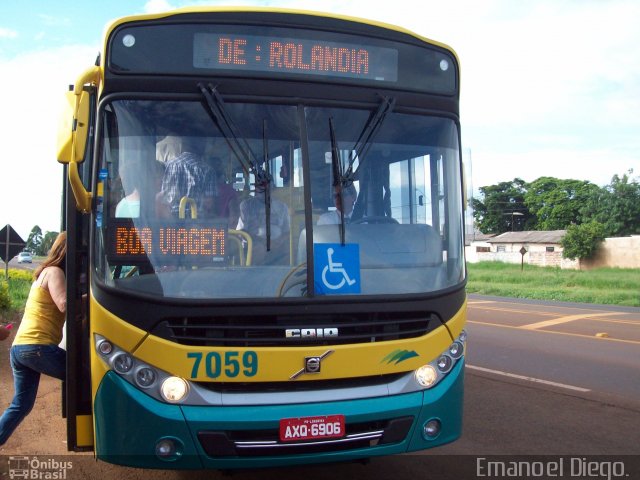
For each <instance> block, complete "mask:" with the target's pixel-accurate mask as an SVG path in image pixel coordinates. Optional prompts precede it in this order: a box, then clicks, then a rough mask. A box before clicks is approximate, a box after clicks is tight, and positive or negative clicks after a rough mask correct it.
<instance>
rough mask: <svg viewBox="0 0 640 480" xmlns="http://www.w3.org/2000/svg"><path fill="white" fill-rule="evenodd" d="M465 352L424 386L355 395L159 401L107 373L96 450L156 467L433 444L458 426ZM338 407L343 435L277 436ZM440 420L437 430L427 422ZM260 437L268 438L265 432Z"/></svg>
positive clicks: (269, 461) (324, 458)
mask: <svg viewBox="0 0 640 480" xmlns="http://www.w3.org/2000/svg"><path fill="white" fill-rule="evenodd" d="M463 376H464V359H462V360H461V361H459V362H458V363H457V364H456V365H455V366H454V368H453V369H452V371H451V372H449V374H448V375H447V376H446V377H445V378H444V379H443V380H442V381H441V382H440V383H439V384H438V385H436V386H435V387H433V388H432V389H430V390H424V391H420V392H413V393H407V394H402V395H393V396H386V397H373V398H367V399H361V400H348V401H339V400H337V401H334V402H326V403H312V404H287V405H265V406H227V407H220V406H181V405H170V404H166V403H162V402H159V401H157V400H155V399H153V398H151V397H150V396H148V395H146V394H145V393H143V392H141V391H140V390H137V389H136V388H134V387H133V386H132V385H130V384H129V383H127V382H126V381H124V380H122V379H121V378H120V377H119V376H118V375H116V374H115V373H114V372H108V373H107V375H105V377H104V379H103V381H102V383H101V385H100V387H99V388H98V391H97V394H96V399H95V417H94V418H95V435H96V456H97V457H98V458H99V459H101V460H104V461H107V462H110V463H116V464H120V465H127V466H134V467H141V468H160V469H236V468H257V467H270V466H278V465H299V464H310V463H325V462H341V461H349V460H356V459H362V458H367V457H372V456H380V455H393V454H400V453H406V452H411V451H418V450H424V449H427V448H432V447H437V446H440V445H444V444H446V443H449V442H452V441H454V440H456V439H457V438H458V437H459V436H460V435H461V432H462V399H463ZM322 415H344V417H345V424H346V430H347V432H346V433H347V435H348V437H347V438H343V439H331V440H329V439H328V440H329V441H327V442H326V443H322V442H303V443H304V444H303V445H300V444H293V443H283V442H280V441H279V440H278V432H279V424H280V420H281V419H283V418H298V417H310V416H322ZM434 425H436V426H439V427H440V428H439V430H438V431H437V432H436V434H435V435H428V433H427V432H430V433H433V426H434ZM265 439H266V440H265Z"/></svg>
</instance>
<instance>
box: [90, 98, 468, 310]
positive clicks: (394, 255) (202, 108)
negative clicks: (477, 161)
mask: <svg viewBox="0 0 640 480" xmlns="http://www.w3.org/2000/svg"><path fill="white" fill-rule="evenodd" d="M216 97H217V95H216ZM208 100H209V101H184V100H181V101H167V100H163V101H159V100H115V101H112V102H110V103H108V104H106V105H105V106H104V107H103V109H102V116H101V121H102V128H101V142H100V146H101V149H100V157H101V164H100V169H99V180H98V181H99V185H98V188H97V189H96V191H97V192H98V195H97V197H98V198H97V199H98V214H97V215H96V217H95V221H96V227H97V232H98V235H96V239H97V241H96V255H95V256H94V258H95V263H96V264H95V268H96V271H97V274H98V277H99V278H100V279H101V280H102V281H103V282H104V283H106V284H107V285H110V286H112V287H116V288H119V289H123V290H127V291H131V292H138V293H144V294H151V295H157V296H163V297H171V298H201V299H224V298H273V297H309V296H314V297H316V296H325V295H379V294H405V293H429V292H434V291H438V290H441V289H444V288H447V287H450V286H453V285H456V284H458V283H460V282H461V281H462V280H463V278H464V268H463V266H464V260H463V244H462V236H463V235H462V231H463V230H462V207H461V203H460V202H461V193H460V192H461V173H460V165H459V148H458V138H459V135H458V131H457V127H456V124H455V123H454V122H453V121H452V120H451V119H448V118H444V117H435V116H424V115H413V114H412V115H409V114H401V113H396V112H393V111H389V112H386V113H384V114H383V115H380V110H381V108H379V107H377V106H372V107H371V108H370V109H352V108H321V107H314V106H294V105H274V104H251V103H232V102H223V101H222V99H221V98H214V97H210V98H209V99H208ZM389 110H391V109H390V108H389ZM267 219H268V221H267Z"/></svg>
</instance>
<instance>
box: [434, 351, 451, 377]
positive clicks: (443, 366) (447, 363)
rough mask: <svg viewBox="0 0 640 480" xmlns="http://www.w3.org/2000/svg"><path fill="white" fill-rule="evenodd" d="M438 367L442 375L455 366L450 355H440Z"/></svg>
mask: <svg viewBox="0 0 640 480" xmlns="http://www.w3.org/2000/svg"><path fill="white" fill-rule="evenodd" d="M437 366H438V370H440V371H441V372H442V373H447V372H448V371H449V370H451V367H452V366H453V360H451V357H450V356H448V355H440V358H439V359H438V363H437Z"/></svg>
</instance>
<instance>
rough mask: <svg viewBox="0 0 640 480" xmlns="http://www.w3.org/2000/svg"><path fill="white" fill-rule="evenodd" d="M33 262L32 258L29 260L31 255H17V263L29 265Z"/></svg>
mask: <svg viewBox="0 0 640 480" xmlns="http://www.w3.org/2000/svg"><path fill="white" fill-rule="evenodd" d="M31 262H33V258H31V254H30V253H29V252H20V253H19V254H18V263H31Z"/></svg>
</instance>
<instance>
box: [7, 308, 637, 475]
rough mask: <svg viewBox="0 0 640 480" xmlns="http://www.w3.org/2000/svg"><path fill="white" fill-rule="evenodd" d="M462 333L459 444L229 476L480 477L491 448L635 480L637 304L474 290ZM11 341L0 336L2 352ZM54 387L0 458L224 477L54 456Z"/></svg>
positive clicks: (87, 470)
mask: <svg viewBox="0 0 640 480" xmlns="http://www.w3.org/2000/svg"><path fill="white" fill-rule="evenodd" d="M468 330H469V349H468V352H467V360H468V368H467V370H466V380H465V389H466V390H465V413H464V433H463V436H462V438H461V439H460V440H458V441H457V442H455V443H453V444H450V445H447V446H444V447H442V448H439V449H435V450H433V451H426V452H420V453H419V454H413V455H401V456H394V457H384V458H377V459H372V460H371V461H370V462H369V463H367V464H365V465H361V464H338V465H321V466H306V467H295V468H277V469H269V470H261V471H238V472H236V473H234V474H233V477H234V478H237V479H241V480H244V479H247V480H248V479H255V478H260V479H270V478H273V479H278V480H288V479H292V480H293V479H296V480H297V479H299V478H305V480H312V479H316V478H317V479H321V478H322V479H326V478H331V479H332V480H342V479H345V480H346V479H349V480H352V479H353V478H372V479H393V480H398V479H404V478H419V479H420V480H423V479H424V480H430V479H433V480H445V479H454V478H455V479H463V478H464V479H467V478H481V477H482V476H478V468H479V467H478V462H479V461H481V459H482V458H483V457H484V456H492V457H489V458H490V459H491V460H496V459H500V458H507V459H510V460H513V459H524V460H526V461H532V459H534V460H536V461H539V462H542V463H541V465H542V464H544V465H546V466H551V467H552V466H554V465H557V464H558V462H559V461H560V459H562V460H563V461H564V462H565V464H564V468H565V470H564V475H562V476H559V475H555V476H554V475H552V477H554V478H607V476H606V475H605V476H602V475H597V476H591V477H580V476H578V475H575V474H576V473H577V471H576V470H570V469H569V466H570V465H574V466H575V465H577V468H581V465H582V464H583V463H584V462H596V464H597V465H596V466H600V467H602V465H605V466H606V462H618V463H616V465H618V467H620V466H621V465H622V467H624V469H625V470H624V474H623V475H622V477H624V478H630V479H633V478H640V430H639V428H638V426H639V425H640V394H639V391H638V387H639V386H640V382H639V381H638V378H639V376H638V375H639V371H640V338H639V337H640V309H626V308H612V307H598V306H591V305H570V304H545V303H544V302H532V301H519V300H509V299H498V298H491V297H475V296H472V297H470V300H469V324H468ZM605 333H606V334H607V335H606V336H605V335H600V336H596V335H597V334H605ZM6 348H7V343H6V342H5V343H3V344H2V349H3V350H5V349H6ZM7 357H8V355H6V352H5V351H3V352H2V353H1V354H0V374H1V375H2V376H1V377H0V378H1V380H2V385H8V384H10V382H11V378H10V373H8V365H7V363H8V361H7V360H8V358H7ZM59 388H60V387H59V383H58V382H56V381H54V380H52V379H49V378H43V380H42V383H41V388H40V392H39V398H38V401H37V403H36V407H35V408H34V410H33V412H32V413H31V415H30V416H29V417H28V418H27V420H25V422H24V423H23V425H21V426H20V429H19V430H18V431H17V432H16V434H15V435H14V437H12V438H11V439H10V440H9V441H8V442H7V444H6V445H5V446H4V447H2V449H1V450H0V455H30V456H34V455H39V456H40V458H42V459H46V458H57V459H58V460H60V459H62V460H64V461H71V462H72V464H73V468H72V469H71V470H69V471H68V472H67V476H66V478H69V479H72V478H73V479H75V478H88V477H89V476H92V477H95V478H105V479H110V478H113V479H120V478H127V479H145V480H146V479H154V480H155V479H158V478H159V479H184V480H187V479H189V480H194V479H200V478H203V479H204V478H223V472H174V471H146V470H136V469H131V468H123V467H118V466H113V465H108V464H105V463H102V462H97V463H96V462H95V461H94V460H93V458H92V456H91V454H69V455H68V456H64V457H61V456H59V455H62V454H66V447H65V443H64V442H65V435H64V432H65V423H64V420H62V419H60V418H59V412H60V401H59V400H60V393H59ZM11 393H12V392H11V389H10V388H5V389H1V390H0V403H1V404H3V405H6V404H7V403H8V401H9V399H10V395H11ZM47 455H49V457H47ZM51 455H58V456H55V457H51ZM494 455H497V456H499V457H493V456H494ZM505 455H517V457H503V456H505ZM531 455H536V457H530V456H531ZM600 455H604V456H605V457H601V456H600ZM541 456H544V457H541ZM561 456H566V457H561ZM5 458H6V457H5ZM544 462H547V463H544ZM581 462H583V463H581ZM598 462H605V463H598ZM3 463H4V462H2V461H1V459H0V474H2V473H7V472H8V470H7V466H6V464H4V465H3ZM598 471H599V472H604V470H602V469H601V470H598ZM578 473H579V472H578ZM502 478H506V477H502ZM516 478H526V477H516ZM542 478H545V477H542ZM546 478H550V477H546ZM609 478H615V476H613V477H612V476H609Z"/></svg>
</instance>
